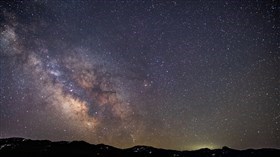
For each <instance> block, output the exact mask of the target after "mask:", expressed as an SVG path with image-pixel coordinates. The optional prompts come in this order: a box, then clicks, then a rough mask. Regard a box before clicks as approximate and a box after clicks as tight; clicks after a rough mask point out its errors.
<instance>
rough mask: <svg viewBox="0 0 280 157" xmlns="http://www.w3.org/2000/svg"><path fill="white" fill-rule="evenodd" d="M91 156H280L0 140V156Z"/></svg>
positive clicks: (271, 152) (227, 150)
mask: <svg viewBox="0 0 280 157" xmlns="http://www.w3.org/2000/svg"><path fill="white" fill-rule="evenodd" d="M58 155H63V156H91V157H95V156H98V157H264V156H267V157H279V156H280V150H279V149H267V148H266V149H247V150H235V149H231V148H228V147H223V148H222V149H213V150H210V149H207V148H204V149H200V150H194V151H176V150H166V149H159V148H153V147H148V146H135V147H132V148H127V149H119V148H115V147H112V146H108V145H104V144H97V145H94V144H89V143H87V142H84V141H72V142H66V141H60V142H52V141H48V140H30V139H24V138H5V139H0V156H1V157H3V156H58Z"/></svg>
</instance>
